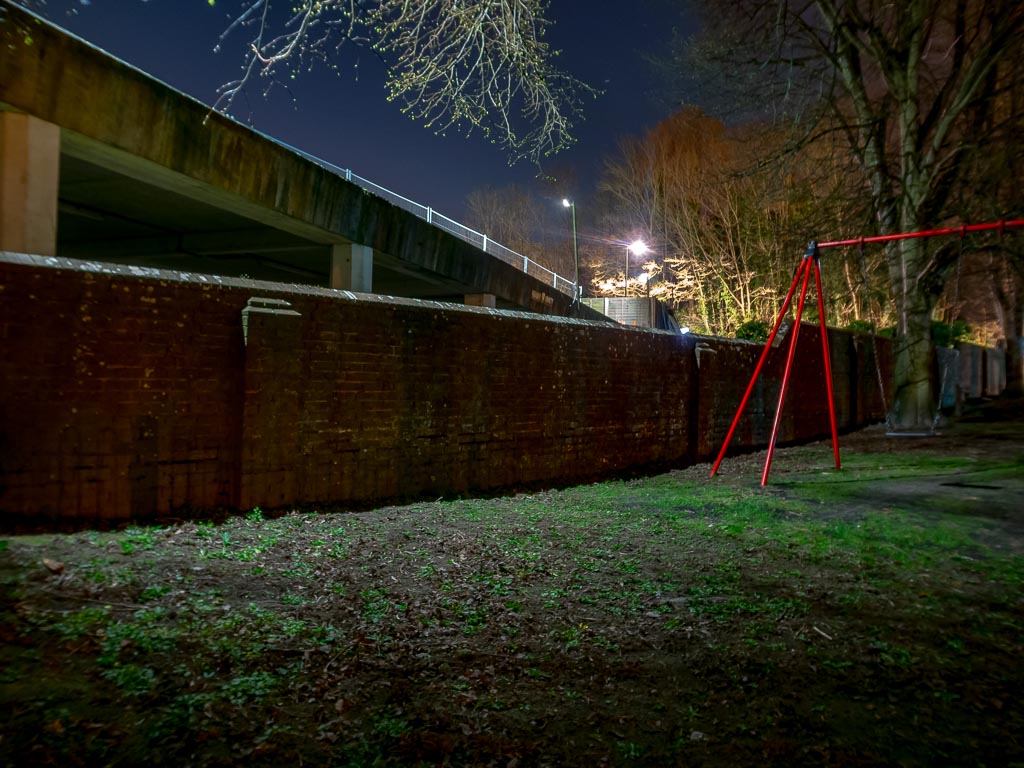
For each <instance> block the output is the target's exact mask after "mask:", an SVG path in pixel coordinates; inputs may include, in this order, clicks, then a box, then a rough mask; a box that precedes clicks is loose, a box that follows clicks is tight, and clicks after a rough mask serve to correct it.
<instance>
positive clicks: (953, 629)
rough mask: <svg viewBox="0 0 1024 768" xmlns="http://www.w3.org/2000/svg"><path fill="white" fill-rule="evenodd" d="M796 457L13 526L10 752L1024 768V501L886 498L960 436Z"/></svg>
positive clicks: (367, 761)
mask: <svg viewBox="0 0 1024 768" xmlns="http://www.w3.org/2000/svg"><path fill="white" fill-rule="evenodd" d="M793 451H794V452H793V453H792V454H791V456H793V457H794V458H793V461H796V462H797V469H795V470H792V471H790V472H789V473H788V474H786V475H785V479H784V480H782V481H780V482H779V483H777V484H775V485H772V486H769V487H768V488H764V489H762V488H760V487H758V486H756V485H755V484H754V483H753V482H751V479H750V478H746V477H744V476H741V475H736V476H733V477H731V478H723V479H719V480H716V481H713V482H709V481H707V480H706V479H705V478H704V477H703V476H700V475H698V474H697V473H695V472H682V473H670V474H666V475H661V476H658V477H651V478H646V479H641V480H633V481H617V482H608V483H602V484H597V485H590V486H583V487H577V488H570V489H566V490H563V491H552V492H544V493H537V494H528V495H519V496H515V497H508V498H498V499H490V500H461V501H449V502H438V503H432V504H413V505H410V506H406V507H388V508H385V509H380V510H376V511H372V512H367V513H359V514H324V513H299V512H293V513H290V514H287V515H284V516H280V517H271V516H268V515H265V514H264V513H263V512H262V511H261V510H253V511H251V512H250V513H248V514H247V515H244V516H241V517H237V518H234V519H231V520H228V521H227V522H225V523H223V524H222V525H218V526H212V525H208V524H203V523H198V524H197V523H184V524H179V525H175V526H170V527H162V528H139V527H135V528H129V529H127V530H125V531H121V532H114V533H98V532H87V533H81V534H74V535H67V536H53V537H34V538H32V539H22V538H21V537H8V538H5V539H0V563H2V568H0V580H2V589H3V594H4V601H3V610H4V614H5V615H4V624H3V626H4V640H5V643H4V647H3V650H2V651H0V659H2V662H3V664H2V668H3V669H4V670H5V671H4V673H3V675H2V676H0V695H2V696H3V699H4V702H5V704H6V706H7V708H8V709H9V711H10V712H11V713H12V716H11V717H10V718H9V719H8V722H7V725H5V726H4V729H3V738H2V739H0V758H2V762H5V763H9V762H12V761H14V762H17V763H18V764H25V765H32V764H40V765H41V764H49V763H53V762H64V763H68V762H70V763H71V764H82V763H86V764H93V763H95V764H112V765H114V764H135V763H138V762H143V761H145V762H151V763H154V764H161V763H166V764H174V765H178V764H183V763H188V764H201V765H217V764H233V763H235V762H239V761H243V760H244V761H245V762H246V763H247V764H253V765H260V764H266V765H279V764H281V763H283V762H299V763H303V764H339V765H436V764H442V763H443V764H449V765H477V764H483V763H488V762H492V761H493V762H495V763H500V764H503V765H504V764H508V763H510V761H512V762H514V763H516V764H519V765H582V764H592V763H595V762H596V763H604V764H609V765H637V764H647V765H650V764H658V765H661V764H687V765H691V764H692V765H735V764H740V765H753V764H758V765H760V764H778V765H820V764H833V763H834V764H864V765H875V764H877V765H882V764H904V765H932V764H951V765H952V764H957V765H967V764H971V765H973V764H989V765H995V764H1003V765H1005V764H1013V763H1014V762H1015V761H1016V762H1021V761H1022V760H1024V753H1022V749H1021V744H1020V737H1019V735H1018V734H1019V733H1022V732H1024V727H1022V726H1024V710H1022V707H1021V705H1020V704H1018V703H1017V697H1016V694H1015V692H1016V691H1017V690H1019V688H1020V685H1021V683H1022V682H1024V681H1022V680H1021V677H1022V676H1021V673H1020V671H1019V664H1018V663H1017V659H1018V657H1019V653H1020V651H1021V645H1022V634H1024V633H1022V626H1024V619H1022V610H1021V605H1022V600H1021V598H1022V593H1021V584H1022V576H1024V568H1022V562H1021V558H1020V557H1019V553H1020V549H1019V545H1020V542H1021V528H1020V517H1019V516H1012V515H1002V516H1000V515H990V514H985V512H986V510H985V509H979V508H978V506H977V505H968V507H966V508H965V507H964V506H963V504H962V503H961V501H958V498H961V497H960V496H956V495H950V496H948V497H946V496H936V495H935V494H934V493H932V495H930V496H922V495H921V494H918V495H917V496H915V495H913V494H909V495H906V496H900V495H898V494H896V495H893V493H895V490H899V489H900V488H902V487H903V486H902V485H900V484H905V483H907V482H917V483H920V482H924V481H925V480H927V479H928V478H932V477H935V476H942V477H946V476H949V475H950V474H951V473H954V472H962V471H963V470H964V467H965V460H964V459H963V457H955V456H950V455H945V454H943V452H942V451H941V450H940V451H936V452H935V453H934V454H932V453H927V452H921V451H918V452H916V453H908V454H907V455H901V454H887V455H885V456H884V457H879V456H877V455H871V454H864V455H857V454H854V455H852V456H849V457H847V459H846V465H845V468H844V469H843V470H842V471H841V472H839V473H835V472H828V473H826V472H822V471H820V470H818V469H815V467H820V466H828V461H827V455H826V454H827V448H825V447H821V446H818V447H812V448H799V449H793ZM783 455H785V454H783ZM779 464H780V466H782V467H783V469H784V465H785V460H784V458H780V459H779ZM968 469H970V471H971V472H972V474H971V478H979V477H981V478H984V479H985V480H986V482H987V483H990V484H998V483H1002V482H1004V481H1007V478H1013V477H1019V475H1020V471H1019V470H1020V464H1019V462H1016V461H1012V460H1011V461H1008V462H1005V463H998V462H995V463H993V462H989V463H987V464H985V465H977V466H970V467H968ZM893 489H895V490H893ZM890 491H893V493H890ZM879 494H881V497H880V496H879ZM886 494H888V495H886ZM879 498H883V502H884V503H881V504H880V503H878V499H879ZM921 498H926V499H928V500H929V502H928V504H927V505H924V506H922V502H921ZM904 502H905V503H904ZM965 509H966V511H965ZM44 557H45V558H47V559H48V560H49V561H50V562H59V563H60V564H61V567H60V568H59V569H56V570H54V569H47V568H44V567H43V566H42V565H41V560H42V558H44Z"/></svg>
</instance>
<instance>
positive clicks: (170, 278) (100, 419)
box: [0, 254, 881, 526]
mask: <svg viewBox="0 0 1024 768" xmlns="http://www.w3.org/2000/svg"><path fill="white" fill-rule="evenodd" d="M135 272H136V273H139V274H134V273H133V272H132V270H131V269H130V268H119V267H109V266H103V267H100V266H99V265H91V266H90V265H83V264H82V263H81V262H71V261H67V260H63V259H42V258H39V257H24V256H12V255H9V254H8V255H3V256H0V345H2V347H0V349H2V357H0V387H2V388H0V524H5V525H12V524H15V523H18V522H22V521H25V520H29V521H31V522H35V523H45V524H47V525H55V526H56V525H65V524H66V525H84V524H89V523H95V522H106V523H110V522H116V521H123V520H128V519H135V520H145V519H154V518H158V517H161V516H168V515H180V514H199V513H201V512H202V511H204V510H210V509H214V508H220V507H224V508H238V509H248V508H251V507H253V506H262V507H265V508H270V507H276V506H283V505H288V504H292V503H301V502H338V503H366V502H370V501H374V500H383V499H395V498H405V497H415V496H425V495H426V496H440V495H446V494H456V493H472V492H480V491H487V490H495V489H500V488H509V487H516V486H525V485H542V484H558V483H569V482H575V481H582V480H586V479H591V478H597V477H601V476H607V475H609V474H613V473H615V472H619V471H625V470H630V469H637V468H644V467H648V468H650V467H659V466H668V465H677V466H678V465H684V464H687V463H691V462H693V461H694V460H696V459H699V458H707V457H709V456H713V455H714V454H715V453H717V450H718V448H719V445H720V443H721V440H722V439H723V438H724V436H725V432H726V430H727V428H728V425H729V422H730V421H731V419H732V416H733V413H734V412H735V409H736V407H737V406H738V404H739V401H740V398H741V397H742V394H743V390H744V388H745V387H746V384H747V381H748V380H749V377H750V374H751V372H752V371H753V365H754V363H755V362H756V360H757V357H758V356H759V354H760V347H759V346H758V345H754V344H747V343H742V342H735V341H726V340H721V339H699V338H695V337H692V336H686V337H681V336H677V335H673V334H669V333H664V332H652V331H644V330H637V329H631V328H619V327H613V326H605V325H601V324H597V323H588V322H584V321H577V320H558V319H551V318H542V317H539V316H534V315H525V314H515V313H508V312H500V311H494V310H486V309H476V308H462V307H457V306H450V305H439V304H432V303H429V302H418V301H412V300H401V299H385V298H382V297H362V298H359V299H353V298H351V297H350V296H346V295H345V294H342V293H336V292H331V291H326V290H322V289H313V288H310V289H302V288H296V287H295V286H279V285H273V284H267V283H252V282H247V281H241V280H217V279H210V278H191V279H189V278H187V276H175V275H173V274H171V273H159V274H156V273H152V274H150V275H148V276H147V275H144V274H141V272H140V271H139V270H135ZM252 297H269V298H274V299H279V300H280V299H285V300H287V301H288V302H289V303H290V308H289V311H291V312H297V313H298V315H294V314H268V313H265V312H261V311H259V310H251V311H250V312H249V314H248V332H247V343H246V342H245V341H243V331H242V310H243V309H244V308H245V307H246V305H247V302H248V301H249V299H250V298H252ZM830 340H831V341H830V343H831V345H832V349H831V357H832V360H833V369H834V379H835V383H836V399H837V411H838V414H839V420H840V426H841V428H842V427H850V426H853V425H854V424H855V423H865V422H867V421H872V420H876V421H877V420H878V419H879V418H880V416H881V409H880V407H878V404H877V385H875V384H873V379H874V373H873V370H874V369H873V364H872V363H870V360H869V358H868V355H867V354H865V348H864V345H863V344H859V342H855V340H854V338H853V337H851V336H849V335H848V334H843V333H838V332H836V333H830ZM698 343H699V344H700V345H701V349H700V354H699V360H700V363H699V365H698V355H695V352H694V347H695V345H697V344H698ZM866 351H867V352H868V353H869V352H870V347H869V346H868V347H867V348H866ZM784 357H785V355H784V349H782V350H778V351H777V352H776V353H775V354H774V355H773V356H772V358H771V361H770V364H769V366H768V368H767V369H766V374H765V376H763V377H762V379H761V381H760V383H759V385H758V388H757V390H756V391H755V396H754V397H753V399H752V400H751V405H750V407H749V408H748V413H747V415H746V416H745V418H744V420H743V422H742V424H741V426H740V429H739V430H738V433H737V436H736V438H735V439H734V441H733V445H734V446H735V447H737V448H742V447H744V446H750V445H757V444H763V443H764V442H766V440H767V436H768V434H769V432H770V426H771V425H770V419H771V417H772V415H773V414H774V410H775V402H776V399H777V397H778V387H779V384H778V382H779V379H780V378H781V370H782V364H783V362H784ZM872 388H873V389H872ZM873 391H874V392H875V395H874V396H872V394H871V393H872V392H873ZM827 433H828V417H827V407H826V401H825V390H824V380H823V377H822V365H821V346H820V338H819V336H818V333H817V329H815V328H813V327H811V326H805V327H804V328H803V330H802V331H801V342H800V345H799V347H798V353H797V359H796V365H795V373H794V376H793V379H792V389H791V390H790V393H789V395H788V397H787V408H786V410H785V412H784V418H783V422H782V431H781V434H780V440H782V441H788V440H797V439H804V438H807V437H811V436H816V435H823V434H827Z"/></svg>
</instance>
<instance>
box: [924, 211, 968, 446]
mask: <svg viewBox="0 0 1024 768" xmlns="http://www.w3.org/2000/svg"><path fill="white" fill-rule="evenodd" d="M966 234H967V227H966V225H961V226H960V247H959V252H958V254H957V261H956V279H955V280H954V281H953V307H952V310H951V311H950V313H949V340H948V341H947V344H948V345H949V346H948V350H949V351H950V352H951V354H949V355H947V356H946V359H945V360H944V361H943V363H942V369H941V371H940V372H939V375H940V376H941V382H940V384H939V402H938V403H937V404H936V406H935V418H934V419H932V434H933V435H934V434H935V431H936V430H937V429H938V427H939V419H940V418H941V416H942V404H943V403H944V402H945V400H946V386H947V384H948V379H949V369H950V365H951V363H952V361H953V360H957V361H959V359H960V350H959V349H954V347H953V332H954V330H955V328H956V316H957V314H959V312H960V273H961V272H962V271H963V267H964V236H965V235H966ZM957 369H958V370H959V366H957Z"/></svg>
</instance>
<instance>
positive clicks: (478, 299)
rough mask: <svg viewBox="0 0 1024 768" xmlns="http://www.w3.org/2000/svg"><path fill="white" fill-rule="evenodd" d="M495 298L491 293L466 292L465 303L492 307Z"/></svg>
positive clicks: (472, 305)
mask: <svg viewBox="0 0 1024 768" xmlns="http://www.w3.org/2000/svg"><path fill="white" fill-rule="evenodd" d="M496 302H497V300H496V299H495V297H494V294H493V293H467V294H466V300H465V303H466V305H467V306H470V307H490V308H491V309H494V307H495V306H496Z"/></svg>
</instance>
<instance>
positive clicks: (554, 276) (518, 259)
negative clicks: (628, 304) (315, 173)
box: [263, 134, 576, 296]
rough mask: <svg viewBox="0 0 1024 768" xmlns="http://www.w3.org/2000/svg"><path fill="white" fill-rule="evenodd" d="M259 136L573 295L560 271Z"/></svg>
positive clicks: (572, 286) (346, 171) (571, 284)
mask: <svg viewBox="0 0 1024 768" xmlns="http://www.w3.org/2000/svg"><path fill="white" fill-rule="evenodd" d="M263 135H264V136H265V137H266V138H268V139H270V140H271V141H273V142H274V143H275V144H279V145H280V146H282V147H284V148H285V149H287V150H289V151H291V152H295V153H296V154H298V155H302V157H304V158H306V159H307V160H309V161H310V162H313V163H316V164H317V165H319V166H320V167H321V168H323V169H324V170H325V171H328V172H329V173H333V174H335V175H336V176H341V177H342V178H344V179H345V181H350V182H352V183H353V184H355V185H357V186H359V187H362V188H363V189H365V190H366V191H367V192H370V193H372V194H374V195H376V196H377V197H379V198H382V199H383V200H387V201H388V202H389V203H391V204H392V205H397V206H398V207H399V208H401V209H402V210H404V211H408V212H409V213H411V214H413V215H414V216H416V217H418V218H420V219H423V220H424V221H426V222H427V223H428V224H432V225H433V226H435V227H437V228H438V229H443V230H444V231H445V232H447V233H448V234H451V235H454V236H455V237H457V238H459V239H460V240H465V241H466V242H467V243H470V244H471V245H475V246H476V247H477V248H479V249H480V250H481V251H483V252H484V253H486V254H488V255H490V256H494V257H496V258H498V259H501V260H502V261H504V262H505V263H506V264H510V265H512V266H513V267H516V268H517V269H520V270H522V271H523V272H525V273H526V274H528V275H530V276H531V277H535V278H537V279H538V280H540V281H542V282H544V283H547V284H548V285H550V286H552V287H553V288H555V289H556V290H558V291H561V292H562V293H566V294H569V295H570V296H572V295H573V292H574V291H575V289H576V285H575V283H574V282H573V281H572V280H569V279H568V278H565V277H562V276H561V275H560V274H558V273H557V272H554V271H552V270H550V269H548V268H547V267H545V266H544V265H543V264H538V263H537V262H536V261H534V260H533V259H531V258H530V257H529V256H524V255H523V254H521V253H516V252H515V251H513V250H512V249H511V248H506V247H505V246H504V245H502V244H501V243H498V242H495V241H494V240H492V239H491V238H489V237H488V236H487V235H485V234H483V233H482V232H477V231H476V230H475V229H470V228H469V227H467V226H466V225H465V224H460V223H459V222H457V221H455V219H450V218H448V217H447V216H445V215H444V214H441V213H438V212H437V211H435V210H434V209H433V208H430V207H429V206H426V205H421V204H420V203H417V202H416V201H415V200H410V199H409V198H407V197H402V196H401V195H400V194H398V193H397V192H392V191H391V190H390V189H387V188H385V187H382V186H381V185H380V184H374V183H373V182H372V181H370V180H369V179H364V178H363V177H362V176H359V175H358V174H355V173H353V172H352V171H351V170H349V169H348V168H340V167H338V166H336V165H334V164H333V163H330V162H328V161H326V160H322V159H321V158H319V157H317V156H316V155H311V154H309V153H308V152H303V151H302V150H301V149H297V148H295V147H292V146H289V145H288V144H285V143H284V142H283V141H279V140H277V139H275V138H273V137H272V136H266V134H263Z"/></svg>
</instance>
